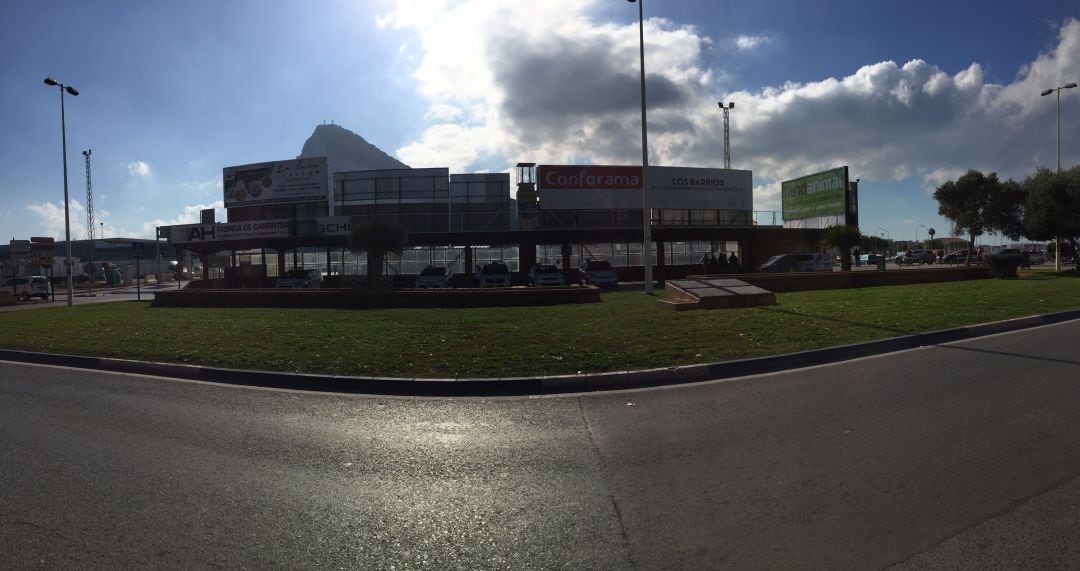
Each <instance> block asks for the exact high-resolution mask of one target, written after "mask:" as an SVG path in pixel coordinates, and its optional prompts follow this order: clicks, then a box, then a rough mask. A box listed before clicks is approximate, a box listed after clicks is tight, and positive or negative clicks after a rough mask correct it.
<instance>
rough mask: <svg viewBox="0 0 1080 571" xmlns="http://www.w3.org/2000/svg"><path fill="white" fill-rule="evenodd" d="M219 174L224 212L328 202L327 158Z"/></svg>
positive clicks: (246, 167) (229, 169) (239, 168)
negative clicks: (289, 203)
mask: <svg viewBox="0 0 1080 571" xmlns="http://www.w3.org/2000/svg"><path fill="white" fill-rule="evenodd" d="M222 173H223V176H224V179H225V180H224V183H223V188H224V189H225V208H234V207H237V206H256V205H260V204H281V203H288V202H318V201H322V202H327V201H329V195H328V194H327V191H328V182H327V180H328V179H327V172H326V157H313V158H304V159H293V160H290V161H273V162H268V163H256V164H252V165H242V166H236V167H225V168H224V169H222Z"/></svg>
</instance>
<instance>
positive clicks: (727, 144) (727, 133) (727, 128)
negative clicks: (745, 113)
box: [716, 101, 735, 169]
mask: <svg viewBox="0 0 1080 571" xmlns="http://www.w3.org/2000/svg"><path fill="white" fill-rule="evenodd" d="M716 104H717V105H719V106H720V110H721V111H723V112H724V168H726V169H729V168H731V118H730V116H729V115H728V113H729V112H730V111H731V110H732V109H734V108H735V104H734V103H724V102H722V101H717V102H716Z"/></svg>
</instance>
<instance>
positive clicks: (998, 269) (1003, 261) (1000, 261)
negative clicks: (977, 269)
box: [984, 254, 1024, 279]
mask: <svg viewBox="0 0 1080 571" xmlns="http://www.w3.org/2000/svg"><path fill="white" fill-rule="evenodd" d="M984 261H985V262H986V265H987V266H988V267H989V268H990V275H991V276H993V277H995V278H1001V279H1005V278H1015V277H1018V276H1017V274H1016V268H1019V267H1020V264H1022V263H1023V262H1024V257H1023V256H1019V255H1017V254H991V255H989V256H986V258H985V259H984Z"/></svg>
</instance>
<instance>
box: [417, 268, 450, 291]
mask: <svg viewBox="0 0 1080 571" xmlns="http://www.w3.org/2000/svg"><path fill="white" fill-rule="evenodd" d="M416 287H418V288H423V289H428V288H436V289H438V288H448V287H450V272H449V271H448V270H447V269H446V266H428V267H426V268H424V269H423V270H421V271H420V275H418V276H416Z"/></svg>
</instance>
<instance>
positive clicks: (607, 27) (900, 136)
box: [382, 0, 1080, 210]
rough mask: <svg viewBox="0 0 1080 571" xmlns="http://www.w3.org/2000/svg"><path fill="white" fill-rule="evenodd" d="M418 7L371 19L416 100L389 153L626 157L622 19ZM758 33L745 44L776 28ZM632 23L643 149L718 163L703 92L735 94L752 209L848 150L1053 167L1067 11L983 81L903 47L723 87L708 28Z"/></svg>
mask: <svg viewBox="0 0 1080 571" xmlns="http://www.w3.org/2000/svg"><path fill="white" fill-rule="evenodd" d="M421 5H423V4H422V3H418V2H407V1H405V0H400V1H399V2H398V4H397V9H396V10H395V11H394V12H392V13H391V14H390V15H387V16H386V17H384V18H383V20H382V21H383V24H382V25H384V26H390V25H392V26H394V27H395V28H399V29H406V30H409V31H411V32H413V33H415V34H416V41H415V42H413V45H414V46H418V47H417V48H416V49H418V50H419V51H418V54H417V58H416V60H415V61H416V64H415V68H414V69H413V77H414V78H415V79H416V81H417V82H418V86H419V90H420V92H421V94H423V95H424V96H426V97H428V98H429V99H430V109H431V111H429V113H428V116H427V120H428V121H429V122H430V124H429V126H428V128H427V130H426V131H425V132H423V133H422V134H421V135H420V136H418V137H417V138H416V140H414V141H412V142H411V143H409V144H406V145H404V146H402V147H401V148H400V149H398V150H397V155H398V157H399V158H401V159H402V160H404V161H405V162H407V163H410V164H414V165H416V166H433V165H440V166H451V167H453V168H454V169H455V170H458V169H459V168H460V169H462V170H464V169H472V170H477V169H485V168H488V169H492V170H502V169H504V168H506V165H508V164H513V163H514V162H517V161H519V160H532V161H535V162H555V161H560V162H561V161H575V162H593V163H609V164H610V163H616V164H618V163H624V164H627V163H628V164H634V163H636V162H637V161H638V160H640V123H639V120H640V119H639V118H640V115H639V100H638V87H637V85H638V83H637V82H638V58H637V49H638V36H637V23H636V22H632V23H629V24H626V25H617V24H611V23H603V22H597V21H594V20H593V19H592V16H591V14H592V10H593V9H594V8H596V7H597V6H599V3H598V2H597V0H585V1H582V2H574V3H556V2H534V3H529V4H526V5H522V4H520V3H518V2H514V1H513V0H461V1H459V2H456V3H453V4H445V3H441V2H439V3H436V4H435V5H436V6H437V7H438V8H439V10H438V11H435V10H433V11H432V12H431V13H428V14H425V15H422V16H421V15H417V14H415V13H414V10H416V9H418V7H419V6H421ZM763 38H768V36H751V35H745V36H743V37H742V45H743V46H744V47H760V46H762V45H764V44H765V43H768V42H769V41H774V40H772V39H763ZM645 39H646V69H647V70H649V75H648V90H649V91H648V95H649V101H648V103H649V109H648V110H649V147H650V148H649V150H650V162H651V163H653V164H666V165H685V166H717V165H718V163H719V160H720V157H722V156H723V148H722V132H721V129H720V128H719V124H720V116H719V113H718V111H717V109H716V101H717V100H724V101H733V102H735V103H736V104H737V105H736V108H735V110H734V111H733V112H732V115H731V117H732V124H731V126H732V134H731V138H732V163H733V166H734V167H735V168H744V169H751V170H753V171H754V181H755V185H756V187H755V209H759V210H762V209H769V208H778V207H779V203H778V200H777V196H778V191H779V181H781V180H787V179H790V178H794V177H796V176H800V175H803V174H807V173H810V172H817V171H820V170H824V169H827V168H832V167H835V166H839V165H845V164H846V165H849V166H850V167H851V173H852V177H859V178H861V179H862V180H863V182H864V183H866V182H872V181H893V180H903V179H907V178H909V177H912V176H915V177H917V180H918V181H920V182H921V183H922V185H923V188H924V189H925V190H926V191H932V190H933V188H935V187H936V186H937V185H939V184H941V183H942V182H944V181H945V180H950V179H953V178H955V177H956V176H959V175H960V174H962V173H963V172H964V171H965V170H967V169H969V168H976V169H980V170H993V171H997V172H999V173H1000V174H1001V175H1002V176H1004V177H1010V176H1011V177H1021V176H1024V175H1026V174H1027V173H1029V172H1031V171H1032V170H1034V168H1035V167H1037V166H1040V165H1052V164H1053V157H1054V155H1053V153H1054V142H1053V137H1052V133H1053V129H1054V120H1055V119H1054V117H1055V115H1054V105H1053V101H1050V98H1040V97H1039V96H1038V93H1039V92H1040V91H1041V90H1042V89H1044V88H1046V87H1048V86H1054V85H1060V84H1061V82H1063V81H1070V80H1072V79H1073V78H1077V77H1080V21H1077V20H1068V21H1067V22H1065V23H1064V25H1062V27H1061V28H1060V30H1059V38H1058V42H1057V45H1056V46H1054V47H1053V49H1051V50H1050V51H1048V52H1046V53H1043V54H1032V58H1033V60H1032V62H1031V63H1030V64H1028V65H1026V66H1024V68H1023V69H1022V70H1020V73H1019V74H1018V76H1017V78H1016V79H1015V80H1014V81H1013V82H1011V83H1008V84H1005V85H996V84H988V83H986V78H985V76H984V73H983V68H982V66H981V65H980V64H979V63H972V64H970V65H969V66H967V67H966V68H963V69H959V70H945V69H942V68H940V67H938V66H936V65H934V64H932V63H929V62H926V61H923V60H920V59H913V60H911V61H908V62H906V63H903V64H897V63H896V62H892V61H884V62H877V63H868V64H867V65H864V66H862V67H860V68H859V69H855V70H852V72H851V73H849V74H847V75H845V76H841V77H829V78H822V79H820V80H818V81H811V82H807V83H786V84H783V85H778V86H766V87H763V88H760V89H753V90H745V91H737V92H734V93H722V92H720V91H719V90H717V89H716V82H717V79H718V78H721V77H725V76H726V75H727V74H728V73H729V72H728V71H726V70H724V69H715V70H714V69H708V68H707V67H706V63H705V61H704V57H703V54H704V53H705V51H706V50H707V48H708V47H709V46H710V45H711V44H712V43H713V42H712V40H711V39H710V38H709V37H707V36H705V35H704V34H703V33H702V32H701V31H700V30H699V29H697V28H696V27H694V26H688V25H680V24H678V23H674V22H669V21H666V20H663V19H658V18H653V19H649V20H648V21H647V22H646V33H645ZM738 40H739V38H736V39H735V45H738V43H739V42H738ZM455 110H460V111H461V112H460V114H459V113H457V111H455ZM1062 131H1063V132H1077V131H1080V113H1073V114H1063V115H1062ZM1063 152H1065V153H1067V154H1065V155H1063V157H1062V160H1063V163H1064V164H1072V163H1074V162H1078V161H1080V147H1073V148H1072V150H1071V151H1070V150H1067V149H1064V148H1063Z"/></svg>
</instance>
